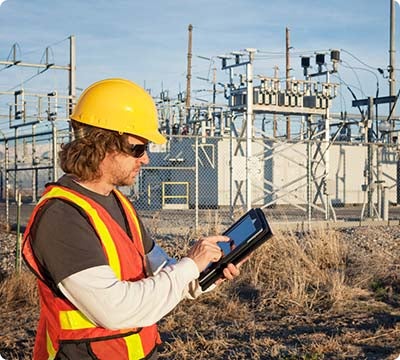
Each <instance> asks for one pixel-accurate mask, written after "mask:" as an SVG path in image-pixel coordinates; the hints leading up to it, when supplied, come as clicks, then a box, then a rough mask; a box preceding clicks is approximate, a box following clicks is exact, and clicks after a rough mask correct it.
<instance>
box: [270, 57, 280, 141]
mask: <svg viewBox="0 0 400 360" xmlns="http://www.w3.org/2000/svg"><path fill="white" fill-rule="evenodd" d="M274 78H275V79H278V78H279V66H278V65H275V66H274ZM277 119H278V115H277V114H274V115H273V120H272V127H273V129H272V130H273V137H274V139H276V137H277V135H278V121H277Z"/></svg>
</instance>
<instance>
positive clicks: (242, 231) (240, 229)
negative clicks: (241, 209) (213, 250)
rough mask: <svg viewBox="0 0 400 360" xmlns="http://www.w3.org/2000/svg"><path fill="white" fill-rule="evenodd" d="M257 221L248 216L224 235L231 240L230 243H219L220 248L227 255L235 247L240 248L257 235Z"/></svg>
mask: <svg viewBox="0 0 400 360" xmlns="http://www.w3.org/2000/svg"><path fill="white" fill-rule="evenodd" d="M256 221H257V219H255V218H252V217H251V216H250V215H247V216H246V217H245V218H244V219H243V220H242V221H240V222H239V223H238V224H236V225H235V226H234V227H233V228H231V229H228V231H226V232H225V233H224V235H225V236H228V237H229V238H230V239H231V242H230V243H229V242H219V243H218V246H219V247H220V248H221V249H222V251H223V252H224V254H225V255H228V254H229V253H230V252H231V250H232V247H233V246H234V247H237V246H239V245H240V244H241V243H243V242H245V241H247V240H249V239H250V238H251V237H252V236H253V235H254V234H255V233H257V231H258V230H257V228H256V225H255V223H256Z"/></svg>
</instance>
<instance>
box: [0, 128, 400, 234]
mask: <svg viewBox="0 0 400 360" xmlns="http://www.w3.org/2000/svg"><path fill="white" fill-rule="evenodd" d="M54 136H55V137H54ZM54 139H56V141H55V140H54ZM68 140H69V133H68V130H67V129H64V130H57V131H56V132H49V133H46V134H36V135H32V134H31V135H24V136H22V137H17V138H11V139H7V140H6V141H4V140H3V142H2V149H1V154H2V157H1V160H2V162H1V164H2V165H1V170H2V171H1V181H0V185H1V194H2V199H3V203H4V204H6V205H7V204H9V205H10V209H9V210H8V209H7V206H5V207H6V210H5V211H6V213H7V211H9V214H6V216H7V218H8V217H10V219H9V221H10V222H13V221H14V220H15V214H16V210H15V205H16V198H17V196H16V195H17V193H20V194H22V207H23V208H25V211H23V212H22V213H23V214H26V217H27V216H28V215H29V212H30V211H31V209H32V206H33V205H34V203H35V202H36V201H37V199H38V198H39V196H40V194H41V192H42V191H43V189H44V185H45V183H47V182H49V181H53V179H55V178H57V177H58V176H60V175H61V170H60V169H59V168H58V166H57V165H56V166H55V165H54V164H57V151H58V149H59V146H60V144H61V143H63V142H66V141H68ZM246 145H247V144H246V139H245V138H240V137H237V136H225V137H211V136H189V135H170V136H168V142H167V143H166V144H165V145H155V144H151V146H150V149H149V156H150V164H149V165H147V166H144V167H143V168H142V171H141V173H140V175H139V176H138V178H137V180H136V182H135V184H134V185H133V186H132V187H126V188H122V189H121V190H122V191H123V192H124V193H125V194H126V195H127V196H128V197H129V198H130V199H131V201H132V202H133V203H134V205H135V207H136V208H137V210H138V211H139V213H141V215H142V216H143V217H144V219H146V220H145V221H147V222H148V224H149V225H150V226H152V227H153V230H160V231H163V232H164V233H165V232H167V233H168V232H169V233H171V232H174V231H175V230H177V231H178V230H179V231H180V232H182V231H190V230H196V231H200V232H209V231H211V230H212V229H214V230H216V231H220V230H223V228H224V227H226V226H227V225H228V224H229V223H230V222H231V221H232V220H233V219H235V218H237V217H238V216H239V215H241V214H242V213H243V212H245V211H246V209H247V208H249V207H250V206H251V207H261V208H263V209H264V211H265V212H266V213H267V215H268V216H269V217H270V219H271V220H272V221H273V222H274V223H275V224H282V225H283V226H287V225H294V226H297V227H299V226H308V225H310V224H312V223H315V222H320V221H328V222H329V223H330V224H332V225H337V226H347V225H349V224H352V225H354V223H357V224H360V223H370V222H375V223H377V222H385V223H391V222H392V223H393V222H394V223H399V221H400V210H399V208H398V206H397V204H398V196H399V195H398V194H399V185H398V184H399V181H398V177H399V166H398V148H397V145H384V144H379V145H378V144H373V143H372V144H367V143H348V142H346V143H340V142H335V143H333V142H332V143H329V144H327V143H325V142H323V141H316V140H301V141H289V140H284V141H282V140H279V139H275V138H265V137H257V138H253V139H252V142H251V151H252V153H251V155H250V156H247V147H246ZM161 220H162V221H161ZM22 221H24V220H22ZM162 224H166V225H162ZM161 228H162V229H161Z"/></svg>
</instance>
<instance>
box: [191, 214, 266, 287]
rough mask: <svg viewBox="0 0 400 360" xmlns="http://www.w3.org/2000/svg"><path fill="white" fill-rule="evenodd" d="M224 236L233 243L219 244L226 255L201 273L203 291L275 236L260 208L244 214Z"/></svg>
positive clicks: (200, 281) (200, 279)
mask: <svg viewBox="0 0 400 360" xmlns="http://www.w3.org/2000/svg"><path fill="white" fill-rule="evenodd" d="M223 235H225V236H228V237H229V238H230V239H231V241H230V242H219V243H218V246H219V247H220V248H221V250H222V251H223V253H224V255H223V256H222V258H221V259H220V260H219V261H218V262H216V263H211V264H210V265H209V266H208V267H207V268H206V269H205V270H204V271H202V272H201V273H200V277H199V283H200V286H201V288H202V289H203V290H206V289H207V288H208V287H209V286H210V285H212V284H214V283H215V281H217V280H218V279H219V278H221V277H222V276H223V274H222V271H223V270H224V268H225V267H226V266H227V265H228V264H229V263H232V264H237V263H238V262H240V260H242V259H243V258H245V257H246V256H247V255H249V254H250V253H251V252H252V251H254V250H255V249H256V248H258V247H259V246H260V245H261V244H263V243H264V242H265V241H267V240H268V239H269V238H270V237H271V236H272V235H273V234H272V231H271V228H270V226H269V224H268V221H267V219H266V217H265V215H264V212H263V211H262V210H261V209H260V208H254V209H251V210H249V211H248V212H247V213H246V214H244V215H243V216H242V217H241V218H240V219H239V220H238V221H236V222H235V223H234V224H233V225H232V226H231V227H230V228H229V229H227V230H226V231H225V232H224V233H223Z"/></svg>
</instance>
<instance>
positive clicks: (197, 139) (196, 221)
mask: <svg viewBox="0 0 400 360" xmlns="http://www.w3.org/2000/svg"><path fill="white" fill-rule="evenodd" d="M194 152H195V155H194V156H195V228H196V232H198V231H199V137H198V135H196V137H195V146H194Z"/></svg>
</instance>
